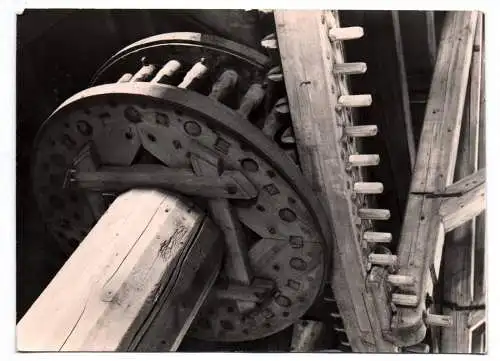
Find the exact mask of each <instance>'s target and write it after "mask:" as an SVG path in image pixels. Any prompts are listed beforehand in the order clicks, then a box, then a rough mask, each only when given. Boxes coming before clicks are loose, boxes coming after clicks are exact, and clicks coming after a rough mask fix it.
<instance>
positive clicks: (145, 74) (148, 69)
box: [130, 64, 156, 82]
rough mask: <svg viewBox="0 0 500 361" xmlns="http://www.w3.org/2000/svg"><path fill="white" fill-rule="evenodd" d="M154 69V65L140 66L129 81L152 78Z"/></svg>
mask: <svg viewBox="0 0 500 361" xmlns="http://www.w3.org/2000/svg"><path fill="white" fill-rule="evenodd" d="M155 71H156V66H154V65H152V64H149V65H144V66H142V67H141V68H140V69H139V71H138V72H137V73H135V74H134V76H133V77H132V79H130V81H131V82H135V81H137V82H140V81H149V80H151V78H153V74H154V72H155Z"/></svg>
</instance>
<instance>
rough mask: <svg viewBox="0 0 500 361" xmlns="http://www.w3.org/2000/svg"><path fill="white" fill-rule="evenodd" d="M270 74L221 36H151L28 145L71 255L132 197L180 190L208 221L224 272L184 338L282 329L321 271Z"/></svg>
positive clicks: (313, 292)
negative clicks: (220, 237) (148, 190)
mask: <svg viewBox="0 0 500 361" xmlns="http://www.w3.org/2000/svg"><path fill="white" fill-rule="evenodd" d="M140 59H142V64H141V63H140V62H139V60H140ZM269 74H271V75H272V74H273V72H270V69H269V62H268V60H267V57H266V56H264V55H262V54H260V53H257V52H256V51H255V50H252V49H248V48H246V47H243V46H241V45H238V44H235V43H232V42H229V41H226V40H223V39H219V38H216V37H213V36H202V35H199V34H191V33H179V34H167V35H162V36H157V37H152V38H150V39H146V40H143V41H141V42H138V43H136V44H133V45H131V46H130V47H128V48H125V49H124V50H122V51H121V52H119V53H118V54H117V55H116V56H114V57H113V58H112V59H111V60H110V61H108V63H106V64H105V66H104V67H103V68H101V70H100V71H99V72H98V74H97V75H96V77H95V79H94V83H95V84H101V85H97V86H94V87H92V88H89V89H87V90H84V91H82V92H80V93H78V94H76V95H75V96H73V97H71V98H70V99H68V100H67V101H66V102H65V103H64V104H62V105H61V106H60V107H59V108H58V109H57V110H56V111H55V112H54V113H53V114H52V115H51V117H50V118H49V119H48V120H47V121H46V123H45V124H44V125H43V127H42V129H41V130H40V132H39V134H38V137H37V140H36V148H35V156H34V161H33V179H34V189H35V194H36V195H37V201H38V203H39V207H40V210H41V212H42V214H43V216H44V217H45V220H46V222H47V225H48V227H49V229H50V230H51V231H52V233H53V234H54V236H55V238H56V239H57V240H58V241H59V243H60V244H61V246H62V247H63V248H64V249H66V250H69V251H71V249H74V248H75V247H76V246H77V244H78V242H79V241H81V240H82V239H83V238H84V236H85V235H86V233H87V232H88V231H89V230H90V229H91V227H92V226H93V224H94V223H95V222H96V220H97V219H98V218H99V217H100V215H102V213H103V212H104V211H105V209H106V206H107V204H109V202H110V201H112V200H113V199H114V197H116V195H118V194H119V193H120V192H122V191H124V190H126V189H130V188H136V187H155V188H168V189H172V190H176V191H178V192H180V193H183V194H185V195H186V196H189V197H190V198H191V200H192V201H193V202H196V203H197V204H199V205H201V206H202V207H205V209H207V211H208V212H209V213H210V214H211V216H212V218H213V220H214V221H215V222H216V223H218V225H219V227H220V228H221V230H222V231H223V233H224V235H225V238H226V256H225V263H224V266H223V270H222V272H221V276H220V279H219V280H218V282H217V284H216V286H215V288H214V289H213V291H212V292H211V294H210V296H209V297H208V300H207V301H206V303H205V304H204V306H203V307H202V309H201V311H200V313H199V314H198V316H197V319H196V320H195V322H194V324H193V326H192V327H191V330H190V334H191V335H192V336H193V337H197V338H201V339H207V340H217V341H244V340H252V339H257V338H261V337H264V336H267V335H270V334H272V333H275V332H278V331H280V330H282V329H284V328H285V327H287V326H289V325H290V324H291V323H292V322H294V321H296V320H297V319H299V318H300V317H301V316H302V315H303V314H304V313H305V312H306V311H307V309H308V308H309V307H310V306H311V304H312V303H313V302H314V300H315V298H316V296H317V295H318V293H319V292H320V290H321V288H322V286H323V283H324V280H325V278H326V273H327V270H328V269H329V265H328V262H329V257H330V254H331V251H330V245H329V244H327V243H326V242H325V239H328V238H329V237H331V236H330V232H331V231H330V230H329V228H328V223H327V221H326V217H325V214H324V210H323V208H322V206H321V204H320V202H319V200H318V199H317V198H316V197H315V195H314V193H313V191H312V189H311V188H310V186H309V184H308V183H307V181H306V180H305V178H304V177H303V176H302V174H301V173H300V170H299V168H298V167H297V165H296V164H295V163H294V160H293V158H292V157H291V156H290V147H286V145H284V143H286V142H283V141H282V138H283V137H282V136H283V135H284V134H288V135H289V134H290V129H289V127H290V120H289V118H287V114H286V111H283V109H284V108H286V107H284V104H283V99H282V95H283V93H282V92H283V89H282V86H281V85H280V84H275V83H274V80H273V77H272V76H271V77H270V76H269ZM117 80H118V82H116V81H117ZM111 81H112V83H110V82H111ZM103 83H104V84H103ZM105 83H107V84H105ZM280 92H281V93H280ZM285 105H286V104H285ZM287 129H288V131H287ZM280 145H281V146H282V147H280ZM103 242H105V240H103Z"/></svg>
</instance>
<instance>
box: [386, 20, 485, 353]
mask: <svg viewBox="0 0 500 361" xmlns="http://www.w3.org/2000/svg"><path fill="white" fill-rule="evenodd" d="M476 22H477V12H458V11H457V12H450V13H448V15H447V18H446V20H445V24H444V27H443V31H442V35H441V41H440V45H439V50H438V55H437V60H436V66H435V70H434V74H433V78H432V84H431V90H430V94H429V100H428V103H427V108H426V113H425V117H424V124H423V127H422V133H421V136H420V143H419V149H418V153H417V161H416V165H415V169H414V174H413V179H412V184H411V189H410V196H409V198H408V205H407V208H406V215H405V220H404V223H403V229H402V232H401V238H400V244H399V247H398V258H399V265H400V273H401V274H404V275H409V276H413V277H414V278H415V281H416V282H415V284H414V285H410V286H402V287H400V291H399V292H403V293H404V294H407V295H413V296H414V297H415V301H416V302H415V303H414V305H412V306H411V307H408V306H405V307H401V306H398V305H396V306H397V307H396V312H395V315H394V316H393V318H392V323H391V328H392V334H393V336H394V341H395V342H396V343H397V344H398V345H400V346H410V345H414V344H417V343H419V342H421V341H422V340H423V339H424V337H425V335H426V330H427V327H426V325H425V322H424V318H423V315H424V313H425V311H426V298H427V296H428V295H432V293H433V286H434V284H435V283H436V282H437V278H438V275H439V267H440V263H441V255H442V248H443V242H444V233H445V232H444V227H443V224H442V223H441V220H440V218H439V217H438V212H439V209H440V205H441V199H439V198H433V197H432V194H434V193H437V192H443V191H444V190H445V189H446V187H447V186H449V185H450V184H451V183H452V181H453V175H454V170H455V163H456V157H457V149H458V142H459V136H460V128H461V121H462V114H463V109H464V103H465V95H466V91H467V83H468V77H469V69H470V63H471V57H472V51H473V40H474V34H475V28H476ZM429 195H430V196H431V197H429Z"/></svg>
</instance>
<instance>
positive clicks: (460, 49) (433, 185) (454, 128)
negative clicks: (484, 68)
mask: <svg viewBox="0 0 500 361" xmlns="http://www.w3.org/2000/svg"><path fill="white" fill-rule="evenodd" d="M476 19H477V13H476V12H467V11H457V12H451V13H449V14H448V17H447V18H446V22H445V24H444V29H443V34H442V36H441V41H440V46H439V52H438V57H437V61H436V67H435V69H434V75H433V78H432V84H431V90H430V93H429V100H428V102H427V108H426V112H425V119H424V124H423V127H422V133H421V135H420V143H419V149H418V155H417V161H416V165H415V172H414V175H413V179H412V184H411V192H418V193H432V192H439V191H443V190H444V188H446V186H448V185H450V184H451V183H452V181H453V174H454V171H455V161H456V157H457V149H458V140H459V136H460V123H461V121H462V114H463V109H464V103H465V94H466V91H467V83H468V78H469V69H470V64H471V58H472V45H473V39H474V31H475V28H476Z"/></svg>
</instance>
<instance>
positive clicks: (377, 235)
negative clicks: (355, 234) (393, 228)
mask: <svg viewBox="0 0 500 361" xmlns="http://www.w3.org/2000/svg"><path fill="white" fill-rule="evenodd" d="M363 239H364V240H365V241H366V242H368V243H391V241H392V234H390V233H384V232H365V233H363Z"/></svg>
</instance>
